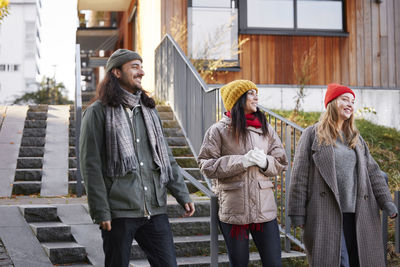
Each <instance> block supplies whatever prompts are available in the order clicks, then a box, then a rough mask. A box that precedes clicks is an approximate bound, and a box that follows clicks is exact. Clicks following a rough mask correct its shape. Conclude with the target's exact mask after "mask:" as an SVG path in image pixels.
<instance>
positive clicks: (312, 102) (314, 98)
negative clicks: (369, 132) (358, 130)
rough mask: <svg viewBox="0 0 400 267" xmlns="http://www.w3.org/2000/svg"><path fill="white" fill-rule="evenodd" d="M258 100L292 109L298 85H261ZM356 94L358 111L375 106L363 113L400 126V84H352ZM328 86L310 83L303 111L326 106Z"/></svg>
mask: <svg viewBox="0 0 400 267" xmlns="http://www.w3.org/2000/svg"><path fill="white" fill-rule="evenodd" d="M258 88H259V103H260V104H261V105H263V106H265V107H266V108H270V109H283V110H292V109H294V107H295V97H296V93H297V91H298V88H297V87H286V86H284V87H280V86H269V85H268V86H267V85H258ZM352 89H353V90H354V93H355V94H356V99H355V100H356V101H355V111H357V110H359V109H363V108H364V107H368V108H374V109H375V111H376V115H375V114H373V113H372V112H364V113H362V114H361V115H360V116H359V117H361V116H362V117H364V118H365V119H368V120H370V121H372V122H374V123H376V124H379V125H383V126H388V127H393V128H396V129H397V130H400V88H396V89H375V88H374V89H372V88H370V89H368V88H362V89H357V88H352ZM325 91H326V87H324V88H322V87H307V88H306V89H305V93H306V97H305V98H304V102H303V103H302V108H303V110H304V111H319V112H322V111H324V110H325V107H324V97H325Z"/></svg>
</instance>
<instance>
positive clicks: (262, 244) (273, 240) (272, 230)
mask: <svg viewBox="0 0 400 267" xmlns="http://www.w3.org/2000/svg"><path fill="white" fill-rule="evenodd" d="M219 225H220V228H221V232H222V234H223V235H224V239H225V243H226V246H227V248H228V255H229V262H230V266H231V267H247V266H248V264H249V239H248V238H245V237H243V236H231V234H230V233H231V230H232V227H233V225H232V224H227V223H224V222H220V223H219ZM249 228H250V229H247V230H246V234H247V236H248V235H249V232H250V233H251V236H252V237H253V240H254V243H255V244H256V247H257V249H258V252H259V253H260V257H261V262H262V265H263V267H280V266H282V260H281V240H280V236H279V228H278V223H277V221H276V219H275V220H273V221H270V222H265V223H262V228H261V229H262V230H258V231H257V229H255V230H252V229H251V228H252V227H249Z"/></svg>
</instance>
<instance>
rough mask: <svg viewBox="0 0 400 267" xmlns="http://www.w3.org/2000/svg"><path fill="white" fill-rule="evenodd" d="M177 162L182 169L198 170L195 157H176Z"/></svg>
mask: <svg viewBox="0 0 400 267" xmlns="http://www.w3.org/2000/svg"><path fill="white" fill-rule="evenodd" d="M175 160H176V162H177V163H178V165H179V166H181V167H182V168H198V165H197V161H196V159H195V158H194V157H175Z"/></svg>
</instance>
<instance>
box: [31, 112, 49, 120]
mask: <svg viewBox="0 0 400 267" xmlns="http://www.w3.org/2000/svg"><path fill="white" fill-rule="evenodd" d="M26 119H27V120H43V121H45V120H47V111H38V112H29V111H28V113H27V114H26Z"/></svg>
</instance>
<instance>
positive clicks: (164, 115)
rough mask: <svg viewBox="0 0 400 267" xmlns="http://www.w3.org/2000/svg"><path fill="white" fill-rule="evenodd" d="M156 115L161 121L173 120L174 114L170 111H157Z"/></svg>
mask: <svg viewBox="0 0 400 267" xmlns="http://www.w3.org/2000/svg"><path fill="white" fill-rule="evenodd" d="M158 114H159V115H160V119H161V120H173V119H174V113H173V112H172V111H159V112H158Z"/></svg>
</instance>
